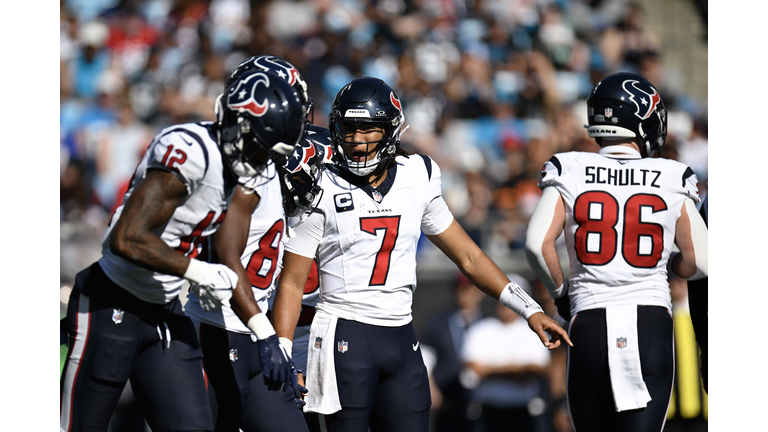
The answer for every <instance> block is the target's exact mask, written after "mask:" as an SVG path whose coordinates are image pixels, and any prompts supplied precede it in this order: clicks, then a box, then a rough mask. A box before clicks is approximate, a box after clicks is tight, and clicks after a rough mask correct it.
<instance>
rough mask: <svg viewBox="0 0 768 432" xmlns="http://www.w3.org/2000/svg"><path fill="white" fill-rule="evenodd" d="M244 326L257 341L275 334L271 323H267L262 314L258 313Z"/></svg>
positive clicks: (267, 320)
mask: <svg viewBox="0 0 768 432" xmlns="http://www.w3.org/2000/svg"><path fill="white" fill-rule="evenodd" d="M246 325H247V326H248V328H249V329H251V331H252V332H253V334H255V335H256V339H258V340H263V339H266V338H268V337H270V336H272V335H274V334H275V328H274V327H272V323H271V322H269V318H267V316H266V315H265V314H264V312H259V313H257V314H256V315H254V316H252V317H251V319H249V320H248V324H246Z"/></svg>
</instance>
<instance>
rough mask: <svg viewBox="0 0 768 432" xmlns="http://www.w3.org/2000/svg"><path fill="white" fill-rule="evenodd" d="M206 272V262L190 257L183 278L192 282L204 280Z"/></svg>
mask: <svg viewBox="0 0 768 432" xmlns="http://www.w3.org/2000/svg"><path fill="white" fill-rule="evenodd" d="M207 273H208V263H207V262H204V261H200V260H196V259H194V258H191V259H190V260H189V266H188V267H187V271H186V272H185V273H184V278H185V279H189V280H191V281H192V282H196V283H202V282H203V281H204V280H205V276H206V274H207Z"/></svg>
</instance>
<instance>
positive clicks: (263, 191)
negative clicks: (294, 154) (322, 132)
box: [184, 164, 285, 334]
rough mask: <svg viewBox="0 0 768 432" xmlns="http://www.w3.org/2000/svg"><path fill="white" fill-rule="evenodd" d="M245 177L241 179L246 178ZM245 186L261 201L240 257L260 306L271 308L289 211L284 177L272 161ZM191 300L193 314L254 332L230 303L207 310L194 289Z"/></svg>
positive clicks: (218, 324)
mask: <svg viewBox="0 0 768 432" xmlns="http://www.w3.org/2000/svg"><path fill="white" fill-rule="evenodd" d="M243 180H244V179H242V178H241V179H240V181H241V182H242V181H243ZM243 183H244V184H243V187H244V188H246V189H249V190H253V191H254V192H255V193H257V194H258V195H259V205H258V206H257V207H256V209H255V210H254V211H253V213H251V222H250V230H249V231H248V241H247V243H246V245H245V250H244V251H243V254H242V256H241V257H240V261H241V262H242V264H243V267H244V268H245V270H246V271H247V272H248V279H249V280H250V282H251V289H252V290H253V296H254V298H255V299H256V302H257V303H258V304H259V309H261V311H262V312H267V310H268V307H269V304H268V301H267V300H268V298H269V297H271V296H272V292H273V291H274V290H275V285H276V281H277V278H278V277H279V276H280V271H281V269H282V266H281V264H282V262H283V241H282V239H283V233H284V232H285V212H284V211H283V194H282V191H281V190H280V179H279V178H278V177H277V175H276V174H275V165H274V164H269V165H267V168H266V170H265V172H264V174H263V175H262V176H258V177H253V178H252V179H249V180H248V181H247V182H243ZM187 297H188V298H189V301H187V304H186V305H185V306H184V310H185V312H186V313H187V315H189V316H190V317H192V318H194V319H196V320H198V321H201V322H204V323H206V324H210V325H213V326H216V327H221V328H224V329H226V330H228V331H232V332H237V333H246V334H249V333H252V332H251V330H250V329H248V327H246V325H245V324H243V322H242V321H241V320H240V318H239V317H238V316H237V315H236V314H235V312H234V311H233V310H232V308H231V307H229V306H222V307H221V308H218V309H215V310H212V311H209V312H205V311H203V310H202V309H201V308H200V303H199V301H198V299H197V297H196V296H195V295H194V293H191V292H190V293H189V295H188V296H187Z"/></svg>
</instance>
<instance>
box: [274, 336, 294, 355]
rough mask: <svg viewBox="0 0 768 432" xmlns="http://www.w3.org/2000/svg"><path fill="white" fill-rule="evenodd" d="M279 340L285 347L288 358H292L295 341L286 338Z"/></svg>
mask: <svg viewBox="0 0 768 432" xmlns="http://www.w3.org/2000/svg"><path fill="white" fill-rule="evenodd" d="M277 340H279V341H280V346H281V347H283V349H284V350H285V353H286V354H288V358H292V356H293V341H292V340H290V339H288V338H286V337H279V338H277Z"/></svg>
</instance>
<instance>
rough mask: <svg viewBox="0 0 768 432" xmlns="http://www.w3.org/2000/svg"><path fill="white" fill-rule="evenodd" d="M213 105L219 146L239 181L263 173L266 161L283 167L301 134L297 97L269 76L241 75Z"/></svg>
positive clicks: (301, 114)
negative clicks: (272, 161) (271, 161)
mask: <svg viewBox="0 0 768 432" xmlns="http://www.w3.org/2000/svg"><path fill="white" fill-rule="evenodd" d="M217 105H218V108H217V109H216V115H217V117H218V118H217V120H218V124H219V128H218V138H219V146H220V147H221V150H222V153H223V154H224V156H225V158H226V159H227V161H228V162H229V164H230V167H231V168H232V170H233V171H234V173H235V174H236V175H237V176H239V177H253V176H256V175H259V174H261V173H262V172H263V171H264V168H265V167H266V165H267V163H268V162H269V161H270V159H273V160H274V161H275V163H276V165H277V166H282V165H283V164H284V163H285V157H286V156H289V155H291V154H292V153H293V150H294V149H295V148H296V146H297V145H298V144H299V142H300V141H301V139H302V138H303V136H304V131H305V129H306V115H305V111H304V107H303V105H302V103H301V100H300V98H299V95H298V94H297V93H296V91H295V90H294V88H293V87H291V85H289V84H288V82H287V81H285V80H284V79H282V78H280V77H279V76H277V75H274V74H272V73H271V72H256V71H247V72H245V73H243V74H242V75H241V76H240V77H239V78H238V79H236V80H235V81H234V82H232V83H231V84H230V86H229V87H227V89H226V90H225V92H224V93H223V94H222V95H221V96H220V97H219V99H218V100H217Z"/></svg>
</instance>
